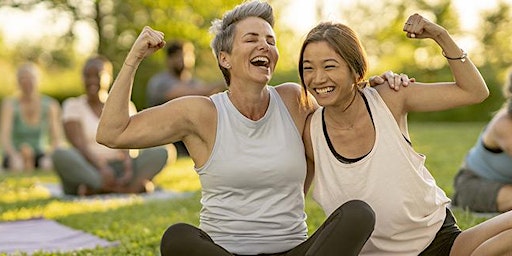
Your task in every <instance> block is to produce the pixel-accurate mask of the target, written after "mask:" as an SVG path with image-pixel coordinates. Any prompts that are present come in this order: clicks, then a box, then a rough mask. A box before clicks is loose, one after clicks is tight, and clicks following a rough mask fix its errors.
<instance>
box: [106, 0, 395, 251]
mask: <svg viewBox="0 0 512 256" xmlns="http://www.w3.org/2000/svg"><path fill="white" fill-rule="evenodd" d="M273 24H274V17H273V11H272V7H271V6H270V5H269V4H268V3H266V2H261V1H248V2H244V3H242V4H240V5H238V6H237V7H235V8H234V9H233V10H231V11H229V12H227V13H226V14H225V15H224V16H223V18H222V20H216V21H215V22H214V23H213V26H212V28H211V31H212V32H213V33H214V39H213V41H212V48H213V51H214V53H215V56H216V58H217V62H218V66H219V68H220V69H221V72H222V74H223V75H224V79H225V81H226V85H227V87H228V90H227V91H225V92H222V93H218V94H215V95H213V96H211V97H206V96H185V97H180V98H176V99H173V100H170V101H168V102H167V103H164V104H162V105H159V106H156V107H152V108H148V109H145V110H143V111H141V112H139V113H137V114H135V115H133V116H130V115H129V113H128V106H129V105H128V104H129V99H130V93H131V90H132V86H133V79H134V76H135V73H136V70H137V67H138V65H139V64H140V63H141V61H142V60H143V59H144V58H145V57H147V56H148V55H150V54H152V53H154V52H155V51H157V50H159V49H161V48H162V47H164V45H165V41H164V35H163V33H161V32H159V31H155V30H153V29H151V28H150V27H145V28H144V29H143V31H142V32H141V34H140V35H139V37H138V38H137V40H136V41H135V43H134V44H133V46H132V48H131V50H130V52H129V53H128V56H127V57H126V59H125V62H124V65H123V67H122V68H121V70H120V72H119V74H118V76H117V78H116V81H115V82H114V84H113V87H112V89H111V91H110V94H109V97H108V99H107V102H106V104H105V108H104V111H103V113H102V115H101V119H100V124H99V127H98V134H97V137H96V139H97V141H98V142H100V143H102V144H104V145H107V146H109V147H113V148H144V147H152V146H156V145H165V144H168V143H173V142H176V141H179V140H181V141H183V142H184V143H185V145H186V147H187V149H188V150H189V153H190V157H191V158H192V160H193V161H194V163H195V170H196V172H197V173H198V175H199V179H200V180H201V185H202V198H201V203H202V209H201V212H200V222H199V223H200V224H199V228H197V227H195V226H192V225H190V224H185V223H177V224H174V225H171V226H170V227H169V228H168V229H167V230H166V231H165V232H164V235H163V236H162V240H161V247H160V248H161V253H162V255H164V256H165V255H186V256H193V255H258V254H279V255H289V256H292V255H322V256H329V255H339V254H340V253H342V254H343V255H357V254H358V253H359V250H360V249H361V247H362V245H363V244H364V242H365V241H366V239H367V238H368V236H369V234H370V233H371V231H372V230H373V219H374V216H373V211H372V210H371V209H370V208H369V207H368V205H367V204H366V203H364V202H362V201H359V200H354V201H350V202H347V204H344V205H342V206H340V207H339V208H338V210H335V211H334V213H333V214H331V216H330V217H329V218H328V219H327V220H326V221H325V222H324V224H323V225H322V226H321V227H320V228H319V229H318V230H317V231H316V232H315V234H314V235H312V236H311V237H309V238H308V236H307V233H308V232H307V226H306V214H305V212H304V202H305V201H304V191H305V190H307V189H306V188H307V184H308V183H306V184H305V179H306V159H305V152H304V145H303V142H302V132H303V128H304V124H305V121H306V117H307V116H308V114H309V113H311V112H312V111H313V110H314V108H315V106H309V107H308V106H305V105H301V89H300V86H299V85H298V84H296V83H284V84H281V85H277V86H269V85H268V82H269V81H270V79H271V78H272V75H273V73H274V68H275V66H276V63H277V60H278V58H279V53H278V51H277V46H276V37H275V34H274V30H273ZM391 78H394V76H391ZM386 86H388V85H386Z"/></svg>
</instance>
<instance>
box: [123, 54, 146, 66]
mask: <svg viewBox="0 0 512 256" xmlns="http://www.w3.org/2000/svg"><path fill="white" fill-rule="evenodd" d="M141 61H142V59H140V58H138V57H136V56H132V55H131V54H128V56H127V57H126V59H125V60H124V64H123V65H124V66H128V67H130V68H138V67H139V64H140V62H141Z"/></svg>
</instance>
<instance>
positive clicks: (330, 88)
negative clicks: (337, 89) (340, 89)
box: [315, 86, 334, 94]
mask: <svg viewBox="0 0 512 256" xmlns="http://www.w3.org/2000/svg"><path fill="white" fill-rule="evenodd" d="M333 90H334V87H332V86H329V87H324V88H316V89H315V92H316V93H318V94H322V93H329V92H332V91H333Z"/></svg>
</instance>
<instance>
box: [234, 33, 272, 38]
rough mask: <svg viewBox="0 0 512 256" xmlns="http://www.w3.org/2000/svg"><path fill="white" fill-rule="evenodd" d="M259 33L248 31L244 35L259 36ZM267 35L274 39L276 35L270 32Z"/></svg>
mask: <svg viewBox="0 0 512 256" xmlns="http://www.w3.org/2000/svg"><path fill="white" fill-rule="evenodd" d="M259 35H260V34H258V33H256V32H247V33H245V34H244V35H243V36H242V37H246V36H259ZM265 37H266V38H272V39H274V38H275V37H274V35H270V34H269V35H266V36H265Z"/></svg>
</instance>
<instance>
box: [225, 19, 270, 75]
mask: <svg viewBox="0 0 512 256" xmlns="http://www.w3.org/2000/svg"><path fill="white" fill-rule="evenodd" d="M278 59H279V53H278V50H277V47H276V38H275V35H274V30H273V29H272V27H271V26H270V24H269V23H268V22H266V21H265V20H263V19H261V18H257V17H249V18H246V19H244V20H242V21H240V22H238V23H237V24H236V28H235V36H234V41H233V49H232V51H231V53H226V52H221V54H220V63H221V65H223V66H224V67H226V68H227V67H230V73H231V84H237V83H238V84H246V83H247V82H248V81H251V82H254V83H258V84H267V83H268V81H270V79H271V78H272V74H273V73H274V68H275V66H276V63H277V60H278Z"/></svg>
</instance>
